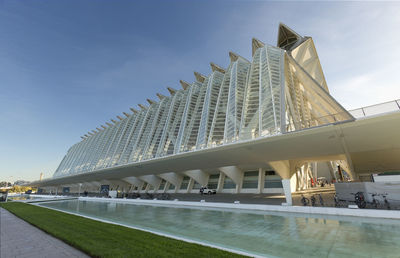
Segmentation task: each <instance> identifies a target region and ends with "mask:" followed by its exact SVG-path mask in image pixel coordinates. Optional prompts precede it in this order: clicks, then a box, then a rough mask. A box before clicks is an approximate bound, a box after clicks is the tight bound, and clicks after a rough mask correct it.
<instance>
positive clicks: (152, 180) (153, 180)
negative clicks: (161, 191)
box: [139, 175, 161, 190]
mask: <svg viewBox="0 0 400 258" xmlns="http://www.w3.org/2000/svg"><path fill="white" fill-rule="evenodd" d="M139 179H140V180H143V181H145V182H146V183H148V184H149V185H152V186H153V187H154V189H155V190H158V188H159V187H160V184H161V178H160V177H158V176H155V175H146V176H140V177H139Z"/></svg>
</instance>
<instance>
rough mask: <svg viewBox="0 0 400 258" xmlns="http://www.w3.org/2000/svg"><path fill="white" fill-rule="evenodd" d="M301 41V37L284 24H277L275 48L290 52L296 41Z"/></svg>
mask: <svg viewBox="0 0 400 258" xmlns="http://www.w3.org/2000/svg"><path fill="white" fill-rule="evenodd" d="M301 40H303V37H302V36H301V35H300V34H298V33H297V32H295V31H294V30H292V29H291V28H289V27H288V26H287V25H286V24H284V23H282V22H281V23H279V29H278V40H277V46H278V47H280V48H283V49H286V50H291V49H292V47H293V45H295V44H296V43H297V42H298V41H301Z"/></svg>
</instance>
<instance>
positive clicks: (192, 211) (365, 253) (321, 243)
mask: <svg viewBox="0 0 400 258" xmlns="http://www.w3.org/2000/svg"><path fill="white" fill-rule="evenodd" d="M39 205H40V206H46V207H50V208H56V209H59V210H63V211H68V212H72V213H75V214H81V215H85V216H90V217H94V218H98V219H103V220H107V221H111V222H116V223H120V224H123V225H128V226H134V227H138V228H142V229H147V230H152V231H156V232H160V233H164V234H169V235H174V236H178V237H183V238H187V239H191V240H196V241H201V242H204V243H208V244H212V245H217V246H221V247H225V248H230V249H235V250H240V251H245V252H248V253H251V254H255V255H261V256H269V257H273V256H275V257H400V221H397V220H385V219H363V218H357V217H338V216H322V215H321V216H317V215H307V216H306V215H300V214H291V213H277V212H251V211H237V210H224V209H205V208H201V209H200V208H195V207H193V208H187V207H184V208H174V207H164V206H154V205H142V204H140V205H137V204H131V203H115V202H101V201H78V200H68V201H57V202H49V203H41V204H39ZM310 216H311V217H310Z"/></svg>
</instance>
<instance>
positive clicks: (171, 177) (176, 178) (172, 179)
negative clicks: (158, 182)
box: [157, 172, 183, 188]
mask: <svg viewBox="0 0 400 258" xmlns="http://www.w3.org/2000/svg"><path fill="white" fill-rule="evenodd" d="M157 176H159V177H161V178H162V179H164V180H165V181H167V182H169V183H170V184H173V185H174V186H175V187H176V188H179V187H180V186H181V183H182V180H183V176H182V175H180V174H177V173H175V172H168V173H163V174H159V175H157Z"/></svg>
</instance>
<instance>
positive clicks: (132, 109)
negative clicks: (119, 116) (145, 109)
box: [129, 108, 139, 114]
mask: <svg viewBox="0 0 400 258" xmlns="http://www.w3.org/2000/svg"><path fill="white" fill-rule="evenodd" d="M129 109H130V110H131V111H132V112H133V113H135V114H137V113H138V112H139V111H137V110H136V109H134V108H129Z"/></svg>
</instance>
